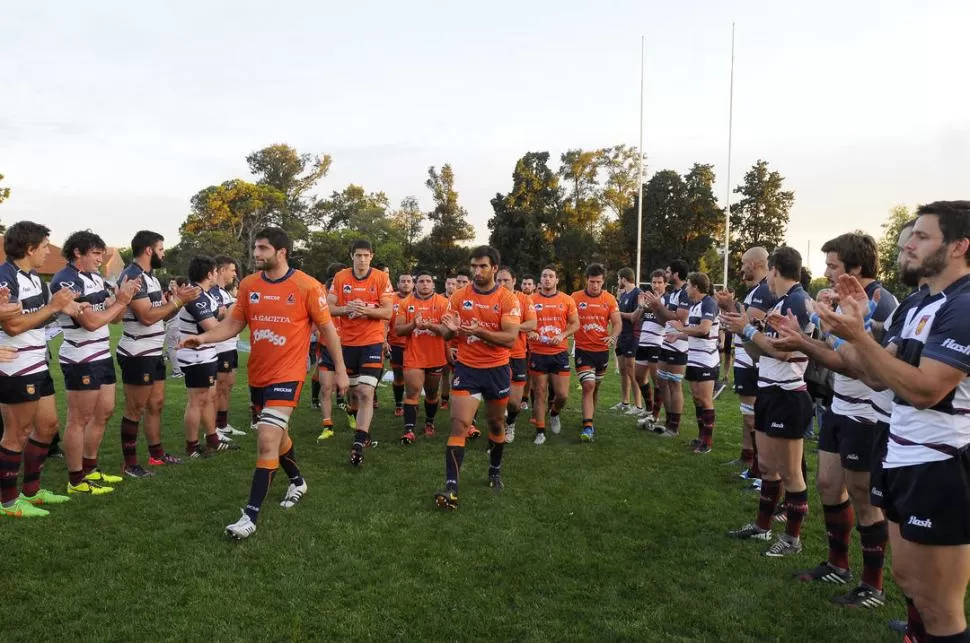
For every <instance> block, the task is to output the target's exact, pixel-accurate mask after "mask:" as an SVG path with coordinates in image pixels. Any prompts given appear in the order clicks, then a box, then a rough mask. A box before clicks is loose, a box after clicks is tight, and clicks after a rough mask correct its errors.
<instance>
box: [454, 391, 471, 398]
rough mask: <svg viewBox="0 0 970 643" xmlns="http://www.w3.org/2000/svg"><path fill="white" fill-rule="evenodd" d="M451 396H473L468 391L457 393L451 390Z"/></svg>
mask: <svg viewBox="0 0 970 643" xmlns="http://www.w3.org/2000/svg"><path fill="white" fill-rule="evenodd" d="M451 395H452V397H467V396H469V395H471V393H469V392H468V391H456V390H455V389H451Z"/></svg>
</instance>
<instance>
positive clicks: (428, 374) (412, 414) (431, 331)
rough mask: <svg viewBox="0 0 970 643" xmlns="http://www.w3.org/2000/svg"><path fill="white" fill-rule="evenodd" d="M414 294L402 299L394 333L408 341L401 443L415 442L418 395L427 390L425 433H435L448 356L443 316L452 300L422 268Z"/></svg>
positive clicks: (418, 273)
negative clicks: (437, 288) (441, 291)
mask: <svg viewBox="0 0 970 643" xmlns="http://www.w3.org/2000/svg"><path fill="white" fill-rule="evenodd" d="M414 276H415V277H416V278H417V283H416V286H415V288H414V293H413V294H411V295H410V296H409V297H408V298H406V299H405V300H404V301H403V302H401V306H400V309H399V311H398V313H397V315H396V317H395V319H396V320H397V322H396V324H395V325H394V327H393V333H394V334H395V335H396V336H397V337H401V338H403V339H404V340H405V342H406V347H405V349H404V357H403V359H402V361H403V362H404V387H405V389H404V434H403V435H402V436H401V443H402V444H405V445H408V444H411V443H413V442H414V427H415V426H416V425H417V422H418V398H419V397H421V390H422V389H424V415H425V421H424V435H425V436H426V437H429V438H430V437H432V436H433V435H434V433H435V427H434V417H435V414H437V412H438V387H439V385H440V383H441V372H442V371H443V370H444V367H445V364H446V363H447V362H448V358H447V357H446V356H445V339H444V334H445V328H444V326H443V325H442V324H441V318H442V317H443V316H444V315H445V313H447V312H448V300H447V299H445V298H444V297H442V296H441V295H439V294H437V293H436V292H435V291H434V277H432V276H431V272H430V271H428V270H422V269H418V270H417V271H415V273H414Z"/></svg>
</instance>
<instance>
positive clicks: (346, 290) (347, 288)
mask: <svg viewBox="0 0 970 643" xmlns="http://www.w3.org/2000/svg"><path fill="white" fill-rule="evenodd" d="M343 291H344V294H345V295H349V294H350V293H352V292H354V289H353V287H352V286H351V285H350V284H344V288H343Z"/></svg>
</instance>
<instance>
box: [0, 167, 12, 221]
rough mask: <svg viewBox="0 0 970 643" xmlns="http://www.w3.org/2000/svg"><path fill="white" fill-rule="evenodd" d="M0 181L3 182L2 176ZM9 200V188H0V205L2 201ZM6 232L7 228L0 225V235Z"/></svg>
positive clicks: (0, 175)
mask: <svg viewBox="0 0 970 643" xmlns="http://www.w3.org/2000/svg"><path fill="white" fill-rule="evenodd" d="M0 181H3V175H2V174H0ZM9 198H10V188H2V187H0V204H2V203H3V202H4V201H6V200H7V199H9ZM6 231H7V226H5V225H3V224H2V223H0V234H3V233H5V232H6Z"/></svg>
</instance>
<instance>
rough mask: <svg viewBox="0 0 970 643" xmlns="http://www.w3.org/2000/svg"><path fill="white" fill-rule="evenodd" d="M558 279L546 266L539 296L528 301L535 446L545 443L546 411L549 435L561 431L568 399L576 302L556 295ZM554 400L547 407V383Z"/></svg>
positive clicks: (576, 327) (552, 269)
mask: <svg viewBox="0 0 970 643" xmlns="http://www.w3.org/2000/svg"><path fill="white" fill-rule="evenodd" d="M558 285H559V277H558V276H557V275H556V267H555V266H546V267H545V268H544V269H543V270H542V276H541V277H539V292H538V293H536V294H535V296H533V297H532V304H533V306H534V307H535V311H536V329H535V330H534V331H532V332H531V333H529V351H530V353H531V356H530V357H529V374H530V375H531V376H532V391H533V394H534V395H535V404H534V405H533V407H532V417H533V418H534V419H535V424H536V439H535V443H536V445H537V446H538V445H542V444H545V442H546V407H547V406H549V407H551V408H550V414H549V415H550V420H549V428H550V429H552V432H553V433H559V431H561V430H562V424H561V422H560V419H559V412H560V411H562V408H563V407H564V406H566V399H567V397H568V396H569V344H568V339H569V337H570V336H571V335H573V334H574V333H575V332H576V331H577V330H579V315H578V314H577V311H576V302H575V301H573V298H572V297H570V296H569V295H567V294H566V293H562V292H559V291H558V290H556V287H557V286H558ZM550 378H551V380H552V391H553V394H554V396H555V398H554V399H553V400H552V403H551V404H549V400H548V398H549V382H550Z"/></svg>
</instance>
